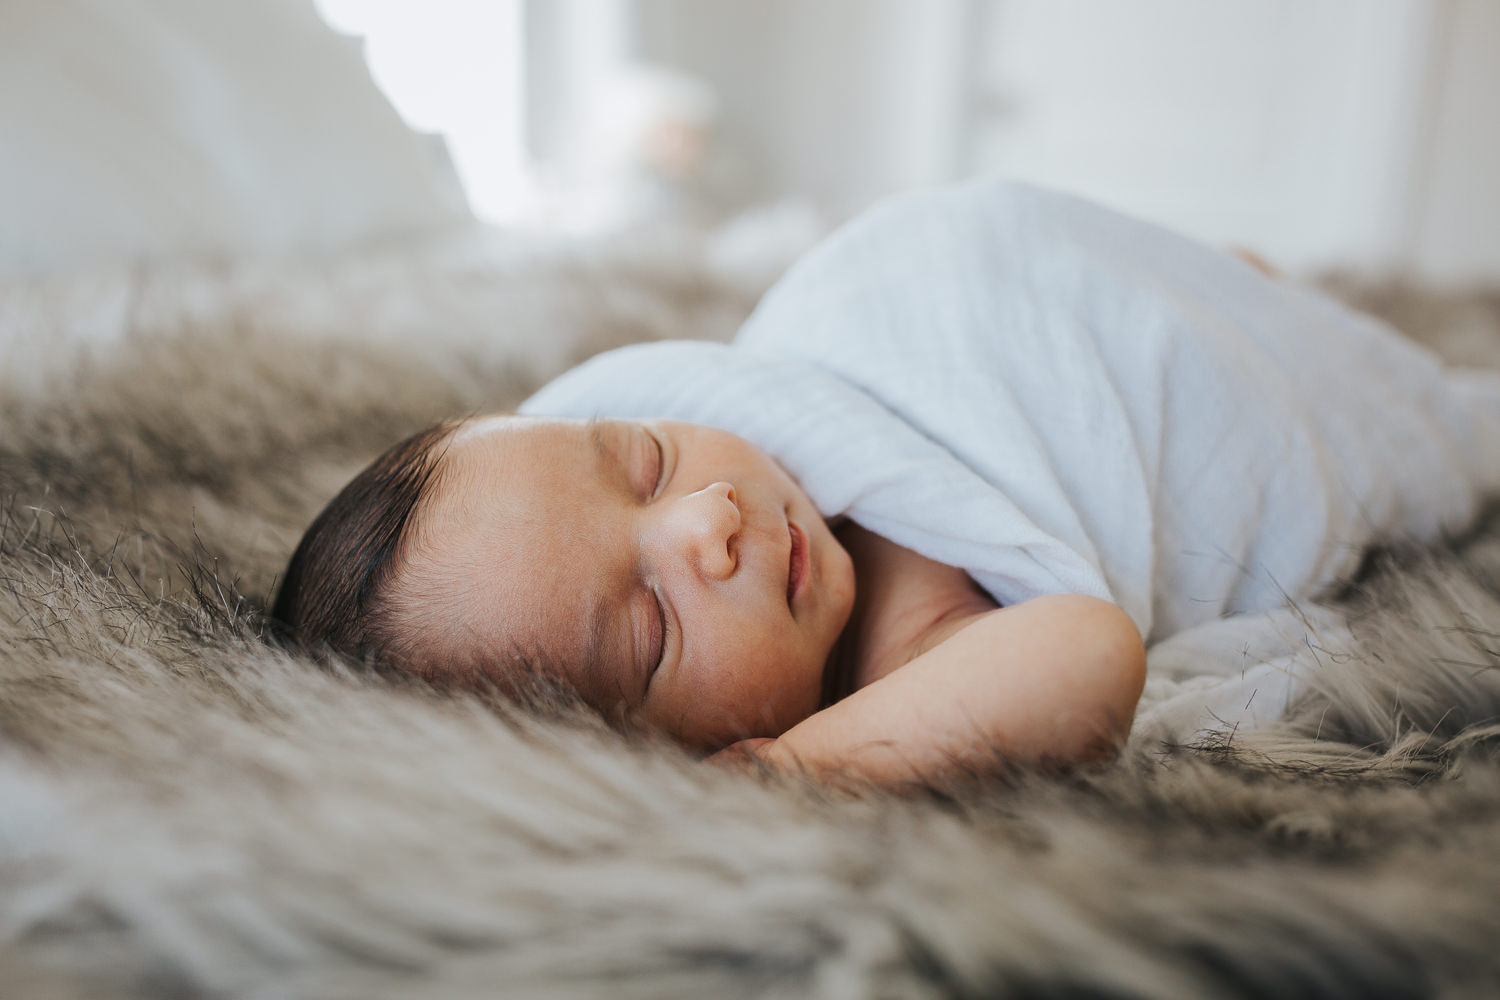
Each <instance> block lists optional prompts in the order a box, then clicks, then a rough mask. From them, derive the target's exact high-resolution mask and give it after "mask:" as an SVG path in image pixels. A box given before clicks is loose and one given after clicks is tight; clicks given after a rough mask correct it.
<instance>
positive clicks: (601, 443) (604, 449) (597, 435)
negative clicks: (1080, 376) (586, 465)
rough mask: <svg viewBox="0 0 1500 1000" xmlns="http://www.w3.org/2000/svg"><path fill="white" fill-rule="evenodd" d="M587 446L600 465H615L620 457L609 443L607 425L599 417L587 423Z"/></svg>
mask: <svg viewBox="0 0 1500 1000" xmlns="http://www.w3.org/2000/svg"><path fill="white" fill-rule="evenodd" d="M587 426H588V433H589V444H590V445H592V446H593V449H594V456H595V457H596V458H598V460H599V462H600V464H601V465H617V464H619V461H620V457H619V456H618V455H616V454H615V449H614V448H613V447H612V446H611V445H610V441H609V424H607V423H606V422H605V421H604V419H603V418H601V417H590V418H589V422H588V425H587Z"/></svg>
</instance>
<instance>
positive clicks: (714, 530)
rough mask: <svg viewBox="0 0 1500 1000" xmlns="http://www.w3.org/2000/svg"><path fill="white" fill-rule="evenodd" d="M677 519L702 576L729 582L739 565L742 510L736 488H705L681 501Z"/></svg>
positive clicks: (716, 485) (722, 484)
mask: <svg viewBox="0 0 1500 1000" xmlns="http://www.w3.org/2000/svg"><path fill="white" fill-rule="evenodd" d="M676 513H677V515H678V516H677V517H676V518H675V520H676V523H677V527H678V532H679V537H680V538H682V540H683V541H684V542H685V543H686V548H687V551H688V553H689V555H690V557H691V558H692V559H693V561H694V562H695V563H696V565H697V567H698V570H699V572H701V573H702V574H703V575H704V576H706V577H709V578H710V579H714V580H723V579H727V578H728V577H729V576H730V574H732V573H733V572H734V570H735V567H736V566H737V565H738V563H739V534H740V507H739V498H738V497H737V496H736V495H735V492H734V486H732V485H731V484H729V483H725V482H718V483H713V484H712V485H709V486H705V487H704V488H703V489H701V490H699V491H698V492H697V493H692V494H689V495H688V496H685V497H683V498H682V500H680V501H679V506H678V510H677V512H676Z"/></svg>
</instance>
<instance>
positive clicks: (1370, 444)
mask: <svg viewBox="0 0 1500 1000" xmlns="http://www.w3.org/2000/svg"><path fill="white" fill-rule="evenodd" d="M522 412H524V413H532V414H551V415H558V416H595V415H602V416H614V417H669V418H673V419H678V420H686V421H691V422H694V423H700V424H707V425H711V426H715V427H720V428H723V429H726V430H729V431H733V432H734V433H736V434H739V435H741V436H742V437H744V438H747V439H748V440H750V441H752V442H754V443H755V444H757V445H759V446H760V447H761V448H763V449H765V450H766V451H767V452H769V453H770V454H771V455H773V456H774V457H775V458H776V459H777V460H778V461H780V462H781V463H782V464H783V465H784V466H785V467H786V468H787V469H788V470H789V471H790V472H792V474H793V475H795V476H796V477H797V478H798V480H799V481H800V482H801V483H802V485H803V486H804V488H806V490H807V492H808V494H809V495H810V496H811V497H812V499H813V501H814V502H815V503H816V504H817V505H818V507H819V508H820V509H821V510H822V512H823V513H824V514H825V516H832V515H835V514H846V515H848V516H849V517H850V518H852V519H853V520H854V521H855V522H857V523H859V524H861V525H863V526H864V527H866V528H869V529H870V530H871V531H874V532H875V533H877V534H879V535H882V536H884V537H886V538H888V539H890V540H892V541H894V542H896V543H898V544H900V545H903V546H906V547H907V548H910V549H912V550H914V551H916V552H918V553H920V554H922V555H925V556H928V557H929V558H932V559H935V560H937V561H939V562H942V563H945V564H948V565H951V566H957V567H960V568H962V569H964V570H966V571H967V572H968V573H969V574H970V575H971V576H973V578H974V579H975V580H976V581H977V582H978V583H979V584H980V585H981V586H982V587H984V589H985V590H987V591H988V592H989V593H990V594H991V595H992V596H993V597H994V598H995V599H996V600H997V601H999V602H1000V603H1002V604H1013V603H1016V602H1018V601H1022V600H1025V599H1027V598H1030V597H1034V596H1038V595H1041V594H1047V593H1058V592H1074V593H1084V594H1093V595H1096V596H1099V597H1104V598H1108V599H1110V600H1113V601H1115V602H1116V603H1118V604H1119V605H1120V606H1121V607H1123V608H1124V609H1125V611H1126V612H1127V613H1129V614H1130V616H1131V617H1132V618H1133V619H1134V621H1135V622H1136V624H1137V626H1138V627H1139V628H1140V630H1141V634H1142V635H1143V636H1145V637H1146V640H1147V644H1148V647H1150V650H1151V652H1150V655H1149V663H1150V668H1151V669H1150V673H1151V674H1152V677H1153V682H1155V683H1154V686H1149V685H1148V696H1147V698H1145V699H1143V709H1142V711H1143V712H1144V711H1155V710H1159V709H1160V708H1161V706H1162V705H1163V704H1165V703H1166V702H1168V701H1171V700H1172V699H1173V698H1179V700H1178V701H1177V702H1174V705H1175V707H1174V708H1173V709H1172V711H1171V712H1169V713H1168V714H1169V715H1171V717H1172V718H1171V719H1170V725H1167V726H1165V728H1164V729H1163V732H1164V733H1165V732H1175V733H1177V734H1179V735H1186V734H1187V733H1190V732H1191V731H1192V730H1193V729H1194V728H1197V727H1199V726H1203V725H1217V724H1225V725H1234V724H1244V723H1250V724H1253V723H1254V722H1256V721H1257V720H1259V719H1264V718H1271V717H1275V716H1277V715H1279V714H1280V712H1281V711H1282V710H1283V709H1284V707H1285V705H1286V703H1287V701H1288V699H1290V698H1291V697H1292V695H1293V694H1294V693H1295V685H1294V684H1293V683H1292V679H1291V678H1288V677H1285V676H1281V675H1278V674H1277V673H1276V670H1275V664H1274V661H1275V659H1276V657H1275V654H1274V651H1275V649H1276V648H1277V645H1276V642H1274V641H1271V639H1270V638H1267V637H1268V636H1269V637H1273V638H1274V637H1279V640H1278V641H1281V642H1283V643H1284V642H1295V641H1296V637H1295V636H1290V637H1289V636H1288V635H1287V632H1288V628H1287V625H1288V619H1287V617H1286V616H1285V615H1284V614H1282V615H1281V616H1280V617H1278V615H1277V614H1275V613H1273V614H1270V615H1265V614H1262V617H1261V622H1262V625H1261V626H1260V627H1259V631H1257V626H1249V627H1247V624H1246V622H1245V621H1243V620H1239V619H1236V620H1234V621H1231V622H1220V619H1222V618H1224V617H1225V616H1229V615H1245V614H1251V613H1265V612H1274V610H1275V609H1278V608H1282V607H1283V606H1285V605H1286V603H1287V601H1288V599H1293V600H1297V601H1306V600H1308V599H1311V598H1314V597H1316V596H1317V595H1318V594H1319V593H1321V592H1323V591H1325V590H1327V589H1328V588H1329V587H1330V586H1331V585H1333V584H1336V583H1337V582H1339V581H1341V580H1343V579H1345V578H1347V577H1348V576H1349V575H1350V574H1351V573H1352V572H1353V571H1354V569H1355V568H1356V567H1357V565H1358V563H1359V560H1360V557H1361V554H1362V553H1363V551H1364V550H1365V549H1366V548H1367V547H1368V546H1369V544H1370V543H1371V542H1372V541H1374V540H1376V539H1384V538H1392V537H1406V538H1416V539H1430V538H1433V537H1434V536H1436V535H1438V534H1439V533H1440V532H1442V531H1444V530H1456V529H1458V528H1461V527H1463V526H1464V525H1466V524H1467V523H1468V522H1469V521H1470V520H1471V518H1472V517H1473V515H1474V513H1475V511H1476V509H1477V506H1478V501H1479V498H1480V495H1481V494H1482V493H1483V492H1485V491H1490V490H1493V489H1495V488H1496V487H1497V486H1500V377H1497V376H1496V375H1494V374H1491V373H1487V372H1461V371H1456V370H1450V369H1446V368H1445V367H1444V366H1443V365H1442V364H1441V363H1440V362H1439V360H1438V359H1437V358H1436V357H1435V356H1433V355H1431V354H1430V353H1429V352H1427V351H1425V350H1423V349H1421V348H1419V347H1417V346H1416V345H1414V344H1412V343H1410V342H1408V341H1406V340H1404V339H1403V338H1401V337H1400V336H1399V335H1398V334H1396V333H1394V332H1393V331H1391V330H1389V329H1388V328H1386V327H1384V326H1383V325H1381V324H1380V323H1379V322H1377V321H1375V320H1373V319H1370V318H1368V317H1365V316H1362V315H1358V314H1355V313H1351V312H1349V311H1348V310H1346V309H1344V308H1342V307H1341V306H1339V305H1337V304H1336V303H1333V302H1331V301H1329V300H1327V299H1325V298H1323V297H1321V296H1319V295H1317V294H1314V293H1312V292H1309V291H1306V290H1303V289H1299V288H1296V287H1294V286H1290V285H1285V284H1281V283H1277V282H1274V281H1271V280H1268V279H1266V278H1265V277H1263V276H1262V275H1260V274H1259V273H1258V272H1256V271H1255V270H1254V269H1253V268H1251V267H1249V266H1248V265H1245V264H1243V263H1242V262H1240V261H1238V260H1236V259H1233V258H1231V257H1228V256H1226V255H1223V254H1220V253H1218V252H1215V251H1212V250H1209V249H1207V248H1204V247H1202V246H1199V245H1197V244H1195V243H1192V242H1191V241H1188V240H1185V239H1182V238H1180V237H1178V236H1175V235H1173V234H1171V233H1167V232H1164V231H1162V230H1160V229H1157V228H1155V227H1153V226H1150V225H1147V224H1145V223H1142V222H1139V221H1135V220H1132V219H1128V218H1124V217H1121V216H1119V215H1116V214H1114V213H1112V212H1109V211H1106V210H1104V209H1102V208H1100V207H1098V206H1095V205H1092V204H1090V203H1087V202H1084V201H1081V200H1077V199H1074V198H1070V197H1067V196H1063V195H1059V194H1056V193H1052V192H1046V191H1041V190H1038V189H1035V188H1031V187H1026V186H1021V185H1012V184H1002V183H981V184H972V185H968V186H964V187H959V188H950V189H944V190H939V191H935V192H925V193H919V194H915V195H908V196H904V197H901V198H898V199H895V200H892V201H889V202H887V203H886V204H884V205H882V206H880V207H878V208H877V209H875V210H873V211H871V212H869V213H867V214H866V215H864V216H862V217H861V218H859V219H857V220H855V221H854V222H853V223H851V224H849V225H848V226H846V227H844V228H843V229H842V230H840V231H839V232H838V233H836V234H835V235H834V236H832V237H831V238H829V239H828V240H827V241H825V242H824V243H823V244H822V245H821V246H820V247H818V248H817V249H815V250H814V251H813V252H812V253H810V254H809V255H808V256H807V257H806V258H804V259H803V260H802V261H800V262H799V263H798V264H797V265H796V266H795V267H794V268H793V269H792V270H791V271H790V272H789V273H788V274H787V275H786V276H785V277H784V278H783V279H782V280H781V282H780V283H779V284H778V285H777V286H776V287H775V288H773V289H772V290H771V292H770V293H768V294H767V295H766V297H765V299H764V300H763V301H762V303H761V304H760V306H759V307H758V309H757V310H756V312H755V314H754V315H753V316H752V317H751V318H750V320H749V321H748V322H747V323H746V324H745V326H744V327H743V328H742V330H741V331H740V333H739V335H738V336H737V337H736V339H735V341H734V343H733V344H732V345H722V344H710V343H699V342H667V343H656V344H645V345H636V346H632V347H626V348H622V349H620V350H616V351H612V352H609V353H607V354H604V355H601V356H599V357H597V358H595V359H593V360H591V361H589V362H588V363H586V364H584V365H582V366H580V367H579V368H577V369H575V370H573V371H571V372H569V373H567V374H565V375H563V376H562V377H560V378H559V379H557V380H556V381H554V382H553V383H551V384H550V385H548V386H547V387H545V388H544V389H542V390H541V391H540V392H538V393H537V394H536V395H535V396H533V397H532V398H531V399H530V400H528V401H527V402H526V403H525V404H524V405H523V407H522ZM1195 635H1196V636H1201V637H1202V642H1195V641H1189V640H1191V637H1193V636H1195ZM1174 637H1175V638H1174ZM1168 639H1172V640H1173V641H1172V642H1164V640H1168ZM1226 643H1228V644H1229V646H1226V645H1225V644H1226ZM1257 643H1259V645H1257ZM1230 647H1234V648H1238V649H1240V650H1242V651H1246V650H1253V655H1254V656H1255V657H1256V659H1255V661H1253V662H1245V661H1244V660H1243V657H1242V658H1241V662H1240V664H1239V666H1238V667H1234V668H1233V673H1232V675H1229V676H1220V677H1217V678H1216V679H1215V680H1214V681H1213V682H1212V683H1205V682H1203V681H1191V680H1190V676H1189V675H1191V674H1192V673H1193V672H1194V669H1195V668H1193V667H1192V666H1191V665H1192V664H1194V663H1196V662H1199V661H1212V662H1216V663H1218V664H1219V665H1220V668H1221V669H1226V670H1227V669H1231V667H1228V666H1225V664H1226V658H1225V655H1224V652H1225V649H1228V648H1230ZM1200 654H1205V655H1200ZM1245 655H1252V654H1251V653H1248V652H1247V653H1245ZM1227 662H1228V663H1229V664H1233V663H1234V662H1235V661H1234V658H1233V657H1232V656H1231V657H1229V658H1228V660H1227ZM1209 665H1210V664H1209V663H1208V662H1205V664H1204V666H1205V667H1208V666H1209ZM1245 667H1250V668H1258V669H1251V670H1250V671H1249V672H1248V673H1247V672H1246V671H1245V670H1244V669H1243V668H1245ZM1215 684H1217V685H1218V686H1217V688H1216V689H1215V687H1214V685H1215ZM1247 685H1248V686H1249V687H1250V689H1251V690H1250V691H1249V692H1247V691H1246V690H1245V688H1246V686H1247ZM1262 689H1269V690H1262ZM1257 691H1259V692H1260V693H1261V696H1260V697H1259V698H1258V699H1257V698H1255V697H1247V695H1254V694H1255V693H1256V692H1257ZM1180 698H1186V700H1185V701H1181V700H1180ZM1256 700H1258V701H1259V704H1258V705H1257V706H1256V707H1255V708H1253V709H1250V710H1245V711H1241V712H1240V713H1239V714H1238V715H1235V714H1234V713H1233V712H1229V714H1230V715H1231V716H1232V717H1230V718H1225V713H1226V712H1228V711H1229V708H1228V706H1233V705H1239V704H1241V703H1244V702H1247V701H1249V702H1254V701H1256Z"/></svg>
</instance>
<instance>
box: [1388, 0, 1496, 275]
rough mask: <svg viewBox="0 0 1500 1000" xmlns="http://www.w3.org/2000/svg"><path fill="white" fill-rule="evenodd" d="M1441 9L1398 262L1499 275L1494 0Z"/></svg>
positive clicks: (1427, 271)
mask: <svg viewBox="0 0 1500 1000" xmlns="http://www.w3.org/2000/svg"><path fill="white" fill-rule="evenodd" d="M1442 14H1443V18H1444V23H1443V28H1444V32H1443V47H1442V48H1441V49H1440V50H1439V51H1438V52H1437V53H1436V58H1435V59H1434V67H1433V68H1434V76H1435V78H1436V83H1435V86H1434V89H1433V93H1434V100H1433V102H1432V106H1431V108H1430V109H1428V111H1429V114H1430V132H1429V135H1430V149H1429V150H1428V151H1427V152H1426V154H1425V155H1426V162H1425V164H1424V169H1423V172H1422V174H1423V176H1422V178H1421V182H1422V183H1421V187H1420V189H1419V190H1418V192H1417V196H1416V199H1415V202H1414V205H1413V209H1412V214H1413V219H1412V223H1411V226H1410V229H1411V243H1410V245H1409V249H1408V254H1407V257H1406V259H1405V261H1404V263H1406V264H1407V265H1409V266H1410V267H1411V268H1412V269H1413V270H1415V271H1416V272H1417V273H1419V274H1422V275H1424V276H1426V277H1428V278H1429V279H1436V280H1439V281H1443V282H1448V283H1455V282H1457V283H1470V284H1473V283H1479V282H1483V281H1489V282H1495V281H1500V3H1497V2H1496V0H1450V2H1448V3H1444V4H1443V5H1442Z"/></svg>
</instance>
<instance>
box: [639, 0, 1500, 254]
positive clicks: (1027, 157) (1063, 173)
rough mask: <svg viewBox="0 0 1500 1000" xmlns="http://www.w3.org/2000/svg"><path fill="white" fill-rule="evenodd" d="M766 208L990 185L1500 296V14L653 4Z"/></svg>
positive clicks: (1311, 8) (1297, 0)
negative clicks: (953, 182) (970, 179)
mask: <svg viewBox="0 0 1500 1000" xmlns="http://www.w3.org/2000/svg"><path fill="white" fill-rule="evenodd" d="M635 6H636V9H637V13H638V17H639V25H640V27H641V32H640V38H639V47H640V50H641V53H642V54H643V55H644V56H646V57H647V58H650V59H655V60H658V61H662V62H666V63H668V64H671V65H675V66H678V67H680V68H683V69H686V70H688V71H690V72H694V73H696V74H698V75H700V76H702V77H704V78H705V79H707V80H708V81H709V82H711V83H712V84H713V85H714V86H715V87H716V88H717V89H718V91H719V94H720V97H721V100H722V106H723V109H724V116H725V117H724V122H723V133H724V138H725V140H726V142H728V143H729V144H731V145H732V146H734V147H736V148H737V149H738V150H739V151H740V152H741V153H742V154H743V155H744V158H745V162H746V165H747V169H748V172H749V174H750V176H751V177H752V178H753V183H752V184H750V185H749V187H748V190H749V191H750V193H752V194H754V195H756V196H759V197H784V196H788V195H802V196H806V197H809V198H812V199H815V200H816V201H818V202H819V203H820V204H822V205H823V206H825V207H826V208H829V209H831V210H832V211H834V212H835V213H842V212H847V211H850V210H853V209H857V208H858V207H860V206H861V205H863V204H864V203H866V202H868V201H869V200H871V199H872V198H874V197H877V196H878V195H880V194H882V193H885V192H887V191H891V190H896V189H899V188H902V187H908V186H912V185H916V184H927V183H934V182H939V181H943V180H947V179H951V178H954V177H959V176H965V175H970V174H974V173H999V174H1006V175H1013V176H1021V177H1028V178H1032V179H1036V180H1039V181H1042V182H1045V183H1049V184H1053V185H1057V186H1061V187H1065V188H1070V189H1073V190H1077V191H1081V192H1083V193H1086V194H1090V195H1092V196H1094V197H1096V198H1099V199H1101V200H1103V201H1105V202H1108V203H1111V204H1113V205H1115V206H1117V207H1119V208H1122V209H1124V210H1127V211H1130V212H1133V213H1136V214H1140V215H1144V216H1147V217H1149V218H1152V219H1155V220H1157V221H1160V222H1162V223H1164V224H1167V225H1170V226H1172V227H1174V228H1178V229H1182V230H1185V231H1188V232H1190V233H1193V234H1195V235H1197V236H1199V237H1201V238H1203V239H1206V240H1209V241H1212V242H1216V243H1236V244H1242V245H1246V246H1249V247H1251V248H1254V249H1257V250H1260V251H1261V252H1263V253H1265V254H1266V255H1267V256H1269V257H1271V258H1272V259H1274V260H1275V261H1276V262H1277V263H1279V264H1281V265H1282V266H1284V267H1286V268H1288V269H1290V270H1293V271H1309V270H1313V269H1319V268H1325V267H1344V268H1353V269H1357V270H1360V271H1363V272H1366V273H1374V274H1384V273H1390V272H1396V271H1416V272H1418V273H1420V274H1422V275H1423V276H1425V277H1427V278H1429V279H1432V280H1436V281H1439V282H1443V283H1448V284H1457V283H1465V282H1478V281H1490V282H1500V185H1497V182H1496V180H1495V178H1497V177H1500V113H1497V111H1496V109H1495V106H1494V101H1495V100H1496V98H1497V97H1500V0H1213V2H1208V3H1205V2H1203V0H1118V2H1104V0H865V2H861V0H816V2H797V0H760V2H755V0H635Z"/></svg>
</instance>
